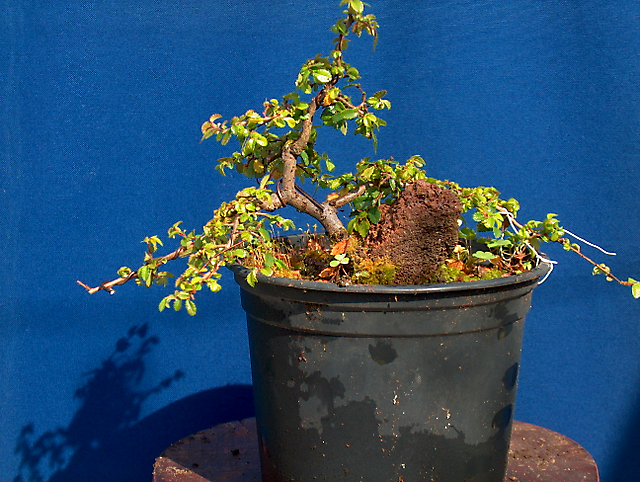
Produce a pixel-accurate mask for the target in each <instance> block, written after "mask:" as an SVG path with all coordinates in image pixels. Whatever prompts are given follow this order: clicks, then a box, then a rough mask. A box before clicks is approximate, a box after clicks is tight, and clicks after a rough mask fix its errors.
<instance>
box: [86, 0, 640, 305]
mask: <svg viewBox="0 0 640 482" xmlns="http://www.w3.org/2000/svg"><path fill="white" fill-rule="evenodd" d="M340 5H341V6H343V7H344V8H345V9H344V11H343V16H342V17H341V18H339V19H338V20H337V21H336V23H335V24H334V25H333V26H332V27H331V31H332V32H333V34H334V35H335V38H334V39H333V48H332V50H331V51H330V52H329V54H328V55H325V56H323V55H316V56H315V57H313V58H311V59H309V60H307V61H306V62H305V63H304V64H303V65H302V66H301V68H300V71H299V73H298V75H297V77H296V80H295V90H294V91H292V92H290V93H288V94H286V95H284V96H283V97H282V98H280V99H276V98H272V99H269V100H266V101H265V102H264V103H263V105H262V111H261V112H258V111H255V110H252V109H249V110H247V111H246V112H244V113H243V114H241V115H238V116H233V117H231V118H229V119H223V118H222V116H221V115H219V114H214V115H212V116H211V117H210V118H209V119H208V120H207V121H206V122H204V123H203V124H202V126H201V131H202V140H205V139H215V140H216V141H217V142H219V143H220V144H221V145H223V146H226V145H227V144H229V143H232V144H235V145H236V147H237V149H236V150H235V151H234V152H233V153H232V154H231V155H229V156H228V157H223V158H220V159H218V160H217V161H216V166H215V167H216V169H217V170H218V171H219V173H220V174H221V175H227V174H228V173H230V172H233V171H235V172H237V173H239V174H241V175H244V176H246V177H247V178H249V179H250V180H252V184H251V185H250V186H249V187H247V188H245V189H243V190H241V191H240V192H238V193H237V195H236V197H235V199H233V200H231V201H229V202H226V203H223V204H222V205H220V207H219V208H217V209H216V210H215V211H214V214H213V218H212V219H211V220H210V221H209V222H207V223H206V224H205V225H204V226H203V228H202V230H200V231H199V232H196V231H187V230H185V229H184V228H182V226H181V223H176V224H174V225H173V226H172V227H171V228H170V229H169V230H168V237H169V238H173V239H176V240H178V241H179V246H178V247H177V248H176V249H175V250H174V251H172V252H170V253H169V254H166V255H163V256H157V251H158V250H159V248H161V247H163V241H162V240H161V239H160V238H159V237H158V236H150V237H146V238H145V239H144V240H143V241H142V242H143V243H145V244H146V246H147V250H146V253H145V255H144V261H143V263H142V265H141V266H140V267H139V268H137V269H136V270H133V269H131V268H129V267H122V268H120V270H119V271H118V276H119V278H117V279H114V280H112V281H110V282H107V283H102V284H101V285H99V286H97V287H95V288H90V287H88V286H86V285H85V284H83V283H80V284H81V285H82V286H83V287H85V288H86V289H87V290H88V291H89V292H90V293H95V292H97V291H100V290H106V291H108V292H110V293H113V287H114V286H116V285H120V284H124V283H126V282H128V281H130V280H135V281H136V282H137V283H138V284H139V285H142V286H145V287H151V286H152V285H154V284H157V285H166V284H168V282H169V279H171V278H173V277H174V276H173V274H171V273H170V272H168V271H165V270H164V267H165V265H166V264H167V263H169V262H171V261H173V260H175V259H178V258H184V259H186V268H185V269H184V271H183V272H182V274H180V275H179V276H177V277H176V278H175V290H174V292H173V293H172V294H170V295H168V296H165V297H164V298H163V299H162V301H161V302H160V305H159V308H160V310H164V309H166V308H173V309H174V310H180V309H181V308H182V307H185V308H186V310H187V312H188V313H189V314H191V315H193V314H195V313H196V305H195V301H194V299H195V296H196V294H197V292H199V291H200V290H202V289H203V288H205V287H206V288H208V289H209V290H211V291H214V292H215V291H218V290H220V285H219V279H220V273H219V270H220V268H222V267H223V266H226V265H229V264H233V263H240V264H242V265H244V266H247V267H249V268H250V269H251V271H250V273H249V275H248V278H247V281H248V282H249V284H252V285H253V284H255V283H256V282H257V280H258V275H259V274H262V275H265V276H271V275H284V276H301V274H300V270H301V269H302V268H301V266H297V265H296V261H295V260H292V257H289V258H287V257H286V256H285V254H286V253H283V252H282V250H281V249H280V245H279V244H278V243H277V242H275V241H274V238H275V237H276V236H277V235H278V234H279V233H281V232H282V231H286V230H291V229H293V228H294V226H293V222H292V221H291V220H289V219H286V218H284V217H282V216H279V215H276V214H273V213H274V211H276V210H277V209H279V208H282V207H284V206H286V205H287V204H290V205H292V206H294V207H295V208H296V209H298V210H299V211H302V212H305V213H307V214H309V215H311V216H313V217H315V218H316V220H317V221H318V222H319V223H320V224H322V225H323V227H324V228H325V230H326V233H327V235H328V238H329V239H330V240H331V241H332V242H333V246H329V247H328V248H325V247H323V246H320V245H319V244H318V246H315V247H314V248H313V249H311V250H310V251H311V252H313V253H315V254H312V255H311V256H310V257H309V259H310V260H311V261H312V262H311V264H312V265H315V268H317V269H316V271H315V272H316V274H318V276H319V277H320V278H321V279H324V280H333V281H339V280H340V279H346V278H348V279H349V280H351V281H350V282H361V283H379V282H380V283H387V282H389V283H390V282H393V278H394V276H395V267H394V266H393V265H391V264H390V263H389V262H388V261H387V260H365V259H359V257H358V255H357V251H354V249H355V248H354V246H355V245H358V244H362V243H366V238H367V235H368V234H369V231H370V229H371V226H372V225H375V224H377V223H378V222H379V221H380V219H381V216H382V212H383V210H382V209H381V208H382V206H383V205H385V204H387V205H388V204H393V203H394V202H395V201H396V200H397V199H398V197H399V196H400V195H401V193H402V192H403V190H404V188H405V187H406V186H407V185H408V184H410V183H412V182H415V181H416V180H419V179H426V180H428V181H429V182H431V183H433V184H436V185H438V186H440V187H442V188H444V189H449V190H450V191H452V192H454V193H455V194H456V196H457V197H458V198H459V199H460V202H461V204H462V206H463V216H462V218H461V220H460V231H459V237H460V245H459V246H458V247H457V248H456V250H457V251H456V250H454V252H453V253H450V258H449V259H448V260H447V263H445V265H444V266H443V267H442V268H441V270H440V274H439V275H438V276H437V278H438V279H443V278H444V279H446V280H448V281H451V280H464V279H466V278H465V277H466V276H470V277H472V276H476V277H483V276H484V277H487V276H489V277H491V276H497V275H504V274H511V273H518V272H522V271H525V270H529V269H531V268H533V267H534V266H535V265H537V264H538V263H540V262H545V263H551V261H550V260H548V259H547V258H546V257H545V256H544V255H543V254H542V253H541V251H540V248H541V245H542V244H543V243H549V242H558V243H560V244H562V245H563V247H564V248H565V249H566V250H567V251H572V252H574V253H576V254H578V255H579V256H581V257H583V258H584V259H586V260H587V261H588V262H590V263H591V264H592V265H593V273H594V274H603V275H604V276H605V277H606V279H608V280H615V281H617V282H619V283H621V284H624V285H628V286H631V288H632V294H633V296H634V297H636V298H638V297H640V282H638V281H636V280H634V279H632V278H629V279H628V281H622V280H620V279H619V278H617V277H616V276H614V275H613V274H612V273H611V270H610V269H609V268H608V267H607V266H606V265H604V264H601V263H597V262H595V261H592V260H591V259H590V258H588V257H587V256H585V255H584V254H583V253H582V251H581V247H580V245H579V244H578V243H575V242H571V241H570V240H569V239H568V237H567V234H568V232H567V231H566V230H565V229H563V227H562V226H561V225H560V223H559V222H558V219H557V216H556V215H555V214H548V215H547V216H546V217H545V218H544V219H543V220H542V221H536V220H533V221H529V222H527V223H525V224H521V223H519V222H518V221H517V213H518V210H519V203H518V202H517V201H516V200H515V199H506V200H505V199H502V198H501V197H500V193H499V192H498V191H497V190H496V189H495V188H493V187H472V188H463V187H461V186H459V185H458V184H456V183H454V182H450V181H441V180H437V179H432V178H428V177H427V176H426V173H425V171H424V164H425V163H424V160H423V159H422V158H421V157H419V156H413V157H411V158H409V159H408V160H407V161H406V162H404V163H400V162H397V161H395V160H394V159H392V158H391V159H380V160H375V161H374V160H371V158H368V157H367V158H365V159H362V160H360V161H359V162H357V164H356V166H355V168H356V169H355V171H354V172H347V173H343V174H339V175H336V174H334V170H335V164H334V162H333V161H332V160H331V159H329V157H328V156H327V155H326V154H325V153H321V152H318V151H317V150H316V141H317V138H318V135H319V130H320V129H322V128H332V129H335V130H337V131H339V132H341V133H342V134H345V135H346V134H347V133H349V132H353V134H354V135H358V136H363V137H365V138H367V139H370V140H371V141H372V143H373V147H374V150H375V148H376V146H377V137H376V133H377V131H378V129H380V128H381V127H384V126H385V125H386V122H385V121H384V120H383V119H382V118H381V117H379V116H378V111H383V110H386V109H390V108H391V103H390V101H389V100H388V99H386V94H387V92H386V91H385V90H379V91H377V92H375V93H374V94H373V95H369V94H367V93H366V91H365V90H364V88H363V86H362V84H361V82H360V80H361V76H360V72H359V70H358V69H357V68H356V67H354V66H353V65H351V64H349V63H347V62H346V60H345V55H344V54H345V51H346V50H347V48H348V45H349V41H350V36H351V35H355V36H357V37H360V36H361V35H362V34H363V33H366V34H368V35H370V36H371V37H372V38H373V41H374V47H375V44H376V42H377V38H378V28H379V25H378V23H377V20H376V18H375V16H374V15H371V14H365V12H364V10H365V6H366V4H365V3H364V2H362V1H361V0H341V2H340ZM305 181H310V182H311V184H312V185H314V186H315V187H317V188H322V189H327V190H330V191H331V192H330V194H329V195H328V196H327V198H326V200H324V201H322V202H321V201H319V200H316V199H315V198H313V197H312V196H310V195H309V194H307V193H306V192H304V191H303V190H302V189H301V188H300V185H301V184H304V182H305ZM346 205H349V206H350V207H351V212H350V215H349V216H350V219H349V221H348V223H347V225H346V226H344V224H343V221H342V220H341V219H339V217H338V212H339V209H340V208H342V207H343V206H346ZM354 239H355V240H356V241H355V244H354V245H353V246H352V245H350V244H349V243H350V241H348V240H354ZM341 243H343V244H341ZM344 243H346V244H344ZM470 279H471V278H470Z"/></svg>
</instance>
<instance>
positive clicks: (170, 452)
mask: <svg viewBox="0 0 640 482" xmlns="http://www.w3.org/2000/svg"><path fill="white" fill-rule="evenodd" d="M153 480H154V482H222V481H224V482H261V477H260V460H259V454H258V443H257V435H256V422H255V419H253V418H250V419H246V420H243V421H241V422H231V423H226V424H222V425H217V426H215V427H212V428H210V429H208V430H204V431H202V432H198V433H197V434H194V435H190V436H189V437H186V438H184V439H182V440H180V441H178V442H176V443H174V444H173V445H171V447H169V448H168V449H167V450H165V451H164V452H163V453H162V455H161V456H160V457H158V458H157V459H156V463H155V465H154V471H153ZM598 480H599V478H598V468H597V466H596V464H595V462H594V460H593V458H592V457H591V455H589V453H588V452H587V451H586V450H585V449H584V448H582V447H581V446H580V445H578V444H577V443H576V442H574V441H573V440H571V439H569V438H567V437H565V436H563V435H560V434H559V433H556V432H553V431H551V430H547V429H545V428H542V427H538V426H537V425H531V424H528V423H523V422H514V424H513V433H512V436H511V446H510V450H509V463H508V468H507V476H506V478H505V482H534V481H536V482H598Z"/></svg>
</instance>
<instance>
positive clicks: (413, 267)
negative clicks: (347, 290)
mask: <svg viewBox="0 0 640 482" xmlns="http://www.w3.org/2000/svg"><path fill="white" fill-rule="evenodd" d="M381 211H382V216H381V219H380V222H379V223H378V224H376V225H373V226H372V227H371V231H370V235H369V239H368V243H367V247H366V251H367V254H368V255H369V256H370V257H371V258H374V259H375V258H383V257H388V258H389V259H390V260H391V261H392V262H393V263H394V264H395V265H396V266H398V272H397V275H396V283H397V284H420V283H422V282H423V281H424V280H425V278H427V277H428V276H429V275H430V274H431V273H433V272H434V271H435V269H436V268H437V267H438V266H439V265H440V264H441V263H443V262H444V260H445V259H446V257H447V255H448V254H449V253H450V252H451V250H453V248H454V247H455V246H456V244H457V243H458V218H459V217H460V213H461V212H462V205H461V204H460V200H459V199H458V197H457V196H456V195H455V194H453V193H452V192H451V191H449V190H447V189H443V188H440V187H438V186H436V185H435V184H431V183H430V182H428V181H426V180H423V179H420V180H418V181H416V182H414V183H413V184H410V185H409V186H407V187H406V189H405V190H404V191H403V193H402V195H401V196H400V197H399V198H398V200H397V201H396V202H395V203H394V204H393V205H383V206H382V207H381Z"/></svg>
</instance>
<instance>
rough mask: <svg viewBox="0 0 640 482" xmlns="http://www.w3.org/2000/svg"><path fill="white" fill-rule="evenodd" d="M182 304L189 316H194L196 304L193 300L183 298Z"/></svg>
mask: <svg viewBox="0 0 640 482" xmlns="http://www.w3.org/2000/svg"><path fill="white" fill-rule="evenodd" d="M184 306H185V308H186V309H187V313H189V314H190V315H191V316H194V315H195V314H196V311H197V309H196V304H195V303H194V302H193V300H185V302H184Z"/></svg>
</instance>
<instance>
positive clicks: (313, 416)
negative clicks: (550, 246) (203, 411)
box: [233, 266, 548, 482]
mask: <svg viewBox="0 0 640 482" xmlns="http://www.w3.org/2000/svg"><path fill="white" fill-rule="evenodd" d="M233 270H234V272H235V278H236V281H237V282H238V284H239V285H240V288H241V297H242V305H243V307H244V309H245V311H246V313H247V321H248V327H249V341H250V347H251V364H252V372H253V385H254V394H255V405H256V418H257V423H258V434H259V441H260V449H261V463H262V474H263V481H264V482H281V481H282V482H284V481H287V482H290V481H296V482H307V481H309V482H310V481H315V480H327V481H329V480H330V481H337V480H354V481H360V480H363V481H384V482H387V481H389V482H398V481H405V482H416V481H420V480H428V481H434V480H437V481H444V482H462V481H485V482H490V481H491V482H502V481H503V480H504V476H505V470H506V463H507V455H508V447H509V438H510V433H511V425H512V424H511V422H512V414H513V408H514V402H515V394H516V381H517V375H518V366H519V361H520V350H521V345H522V335H523V329H524V317H525V314H526V313H527V312H528V310H529V308H530V301H531V292H532V290H533V288H534V287H535V286H536V285H537V282H538V280H539V278H540V277H542V276H544V275H545V274H546V272H547V270H548V268H547V267H545V266H541V267H539V268H536V269H535V270H533V271H531V272H528V273H525V274H522V275H518V276H512V277H508V278H501V279H496V280H491V281H477V282H471V283H452V284H447V285H420V286H371V285H366V286H352V287H338V286H336V285H334V284H329V283H319V282H308V281H300V280H292V279H286V278H259V282H258V283H257V284H256V285H255V287H250V286H249V285H248V284H247V283H246V281H245V276H246V274H247V271H246V270H244V269H243V268H240V267H235V268H234V269H233Z"/></svg>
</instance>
